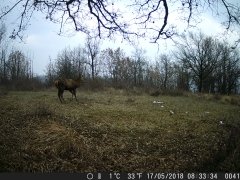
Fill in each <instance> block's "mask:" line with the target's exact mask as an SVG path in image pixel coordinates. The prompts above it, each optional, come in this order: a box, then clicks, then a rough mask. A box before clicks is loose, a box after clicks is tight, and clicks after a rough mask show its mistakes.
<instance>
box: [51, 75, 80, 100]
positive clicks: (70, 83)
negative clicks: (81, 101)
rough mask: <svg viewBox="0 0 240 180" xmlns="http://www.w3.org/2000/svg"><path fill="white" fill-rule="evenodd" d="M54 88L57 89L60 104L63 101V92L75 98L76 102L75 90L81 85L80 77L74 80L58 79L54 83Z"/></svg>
mask: <svg viewBox="0 0 240 180" xmlns="http://www.w3.org/2000/svg"><path fill="white" fill-rule="evenodd" d="M54 84H55V86H56V88H57V89H58V98H59V100H60V102H61V103H62V102H63V101H64V99H63V93H64V90H68V91H70V92H71V94H72V98H73V96H75V99H76V101H77V96H76V89H77V88H78V87H79V86H80V84H81V77H79V78H78V79H76V80H73V79H58V80H56V81H55V82H54Z"/></svg>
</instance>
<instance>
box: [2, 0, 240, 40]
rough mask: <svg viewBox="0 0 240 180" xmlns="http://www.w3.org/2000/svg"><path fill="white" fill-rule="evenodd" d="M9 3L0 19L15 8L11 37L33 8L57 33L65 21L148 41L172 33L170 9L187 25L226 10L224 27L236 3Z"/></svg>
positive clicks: (234, 15) (235, 17)
mask: <svg viewBox="0 0 240 180" xmlns="http://www.w3.org/2000/svg"><path fill="white" fill-rule="evenodd" d="M10 3H12V2H11V1H10ZM10 3H9V4H8V3H7V2H4V3H1V5H0V9H1V11H0V20H2V19H4V17H5V16H7V15H8V14H10V13H11V12H12V11H14V10H16V9H17V12H18V17H20V18H19V19H18V24H17V27H16V28H14V30H13V32H12V36H11V37H12V38H15V37H20V38H22V34H21V33H22V31H24V30H25V29H26V28H27V26H28V25H29V24H30V20H31V18H32V16H33V14H34V13H35V12H36V11H40V12H42V13H43V14H44V15H45V17H46V19H49V20H50V21H52V22H54V23H58V24H60V30H59V33H62V32H63V31H64V28H65V25H66V24H71V25H72V26H73V27H74V29H75V30H76V31H81V32H84V33H86V34H89V33H90V32H94V33H96V32H97V34H98V36H99V37H112V36H113V35H114V34H120V35H122V37H123V38H124V39H128V40H130V37H147V38H149V39H150V41H152V42H157V41H158V40H159V39H160V38H170V37H172V36H173V35H174V34H175V30H174V27H173V26H172V24H171V23H170V22H169V16H170V14H171V13H173V12H178V13H179V16H181V19H183V20H185V21H186V23H187V24H188V25H190V24H191V23H192V22H194V20H195V19H198V16H199V14H200V13H201V12H206V11H207V10H209V9H210V10H212V12H213V13H212V14H213V15H219V14H226V15H225V17H226V18H222V19H224V20H223V21H224V22H225V25H226V28H227V29H230V28H231V27H233V26H234V25H239V4H237V3H232V2H231V1H230V0H179V1H176V0H133V1H108V0H101V1H100V0H51V1H49V0H16V1H15V2H14V3H12V4H10ZM216 7H217V9H216ZM19 9H20V10H19Z"/></svg>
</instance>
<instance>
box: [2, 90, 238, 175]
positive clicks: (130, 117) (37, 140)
mask: <svg viewBox="0 0 240 180" xmlns="http://www.w3.org/2000/svg"><path fill="white" fill-rule="evenodd" d="M64 97H65V99H66V102H65V103H64V104H61V103H60V102H59V100H58V99H57V95H56V92H52V91H43V92H9V93H8V94H6V95H4V96H2V97H1V99H0V106H1V108H0V119H1V121H0V144H1V145H0V152H1V154H2V155H3V154H4V156H0V170H1V171H13V172H18V171H20V172H89V171H101V172H103V171H120V172H150V171H151V172H160V171H181V172H182V171H212V170H214V171H230V170H235V171H236V170H239V163H238V161H237V160H236V156H237V157H238V158H237V159H239V148H238V147H239V145H238V143H239V142H237V141H238V140H237V138H235V137H237V136H239V134H240V132H239V130H238V128H239V120H240V119H239V117H240V108H239V106H238V105H236V104H235V103H232V102H231V101H229V102H228V101H224V103H222V102H221V98H220V100H216V99H214V100H212V99H210V100H209V99H201V100H199V99H198V98H194V97H187V96H184V97H181V96H176V97H172V96H158V97H152V96H149V95H144V94H140V93H139V94H137V95H134V94H133V93H126V92H124V91H122V90H114V89H110V90H106V91H103V92H90V91H89V92H78V98H79V101H78V102H76V101H71V100H70V99H71V95H70V93H68V92H66V93H65V94H64ZM154 101H155V102H161V103H153V102H154ZM220 121H222V122H223V123H224V124H223V125H221V124H220Z"/></svg>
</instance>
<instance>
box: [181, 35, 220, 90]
mask: <svg viewBox="0 0 240 180" xmlns="http://www.w3.org/2000/svg"><path fill="white" fill-rule="evenodd" d="M183 41H184V43H183V44H179V45H178V48H179V52H178V53H176V57H177V58H178V59H179V60H181V61H182V63H183V64H184V66H185V68H186V69H188V70H190V71H191V72H192V78H193V80H194V82H195V85H196V86H197V88H198V91H199V92H202V91H203V88H204V85H206V83H205V82H206V81H207V80H208V78H209V77H210V75H211V73H212V72H213V71H214V69H215V68H216V65H217V62H218V60H219V58H220V54H221V49H220V48H219V44H218V42H216V40H214V39H213V38H211V37H205V36H204V35H203V34H202V33H199V34H198V35H197V34H193V33H189V35H188V36H183ZM205 91H206V89H205Z"/></svg>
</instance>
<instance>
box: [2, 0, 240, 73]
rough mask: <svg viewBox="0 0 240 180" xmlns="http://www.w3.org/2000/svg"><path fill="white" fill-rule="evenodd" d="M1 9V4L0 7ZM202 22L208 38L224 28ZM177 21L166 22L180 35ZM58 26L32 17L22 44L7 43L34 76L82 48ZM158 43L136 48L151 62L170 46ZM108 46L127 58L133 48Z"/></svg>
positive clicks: (78, 38) (78, 37)
mask: <svg viewBox="0 0 240 180" xmlns="http://www.w3.org/2000/svg"><path fill="white" fill-rule="evenodd" d="M235 1H236V3H238V1H239V0H235ZM0 6H1V5H0ZM16 13H17V12H12V13H11V14H9V16H8V17H7V18H8V19H7V21H6V22H5V24H6V26H7V30H8V32H9V33H10V31H11V30H12V25H13V23H14V22H15V20H16ZM201 18H202V22H201V23H200V24H198V29H199V30H201V31H202V32H204V33H205V34H207V35H211V36H219V35H220V36H221V34H222V33H223V31H224V28H223V27H222V26H221V24H220V23H219V19H214V18H213V17H212V16H210V15H208V14H203V15H202V16H201ZM176 19H177V14H174V13H172V14H171V12H170V16H169V22H171V23H173V22H174V23H175V24H176V25H177V27H178V29H179V32H180V33H181V32H183V31H184V30H185V29H186V23H185V24H183V23H182V22H179V21H178V20H176ZM58 32H59V25H58V24H54V23H52V22H49V21H47V20H46V19H45V18H44V16H43V15H35V16H34V17H33V19H32V20H31V25H30V26H29V27H28V29H27V31H26V32H25V39H24V43H23V42H20V41H19V40H14V41H13V40H11V42H12V44H13V45H14V47H16V48H18V49H20V50H22V51H23V52H25V53H26V54H27V55H28V56H30V58H32V59H33V70H34V73H35V74H38V75H43V74H44V73H45V70H46V66H47V64H48V63H49V57H51V59H53V60H54V59H55V58H56V56H57V53H58V52H59V51H61V50H63V49H64V48H66V47H71V48H74V47H77V46H79V45H81V46H84V41H85V35H84V34H82V33H81V32H77V33H73V34H72V35H71V36H69V35H61V36H59V35H58ZM226 38H228V39H231V38H233V36H232V35H231V36H228V37H226ZM158 43H159V44H153V43H149V42H148V41H144V40H139V47H141V48H143V49H145V50H146V51H147V53H146V55H147V56H148V57H149V58H150V59H153V58H154V57H155V56H156V55H157V53H168V52H169V51H170V50H171V49H172V48H173V47H172V45H173V43H172V42H171V40H167V41H165V40H160V41H159V42H158ZM107 47H111V48H113V49H116V48H117V47H120V48H122V49H124V50H125V52H126V53H127V54H128V55H129V56H131V53H132V52H133V51H134V48H133V47H132V46H131V45H130V44H129V43H128V42H121V38H119V39H116V40H103V41H102V44H101V49H105V48H107Z"/></svg>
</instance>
